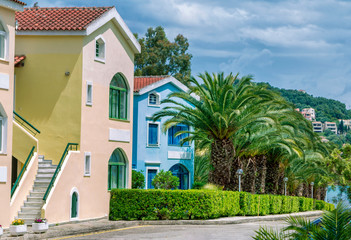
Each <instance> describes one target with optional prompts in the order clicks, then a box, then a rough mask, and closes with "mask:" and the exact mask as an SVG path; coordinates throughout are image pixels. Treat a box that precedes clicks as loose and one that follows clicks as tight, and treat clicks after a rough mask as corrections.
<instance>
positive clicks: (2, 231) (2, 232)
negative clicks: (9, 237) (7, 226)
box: [0, 227, 4, 237]
mask: <svg viewBox="0 0 351 240" xmlns="http://www.w3.org/2000/svg"><path fill="white" fill-rule="evenodd" d="M3 234H4V229H2V227H0V237H1V235H3Z"/></svg>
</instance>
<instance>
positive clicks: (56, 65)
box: [0, 7, 140, 226]
mask: <svg viewBox="0 0 351 240" xmlns="http://www.w3.org/2000/svg"><path fill="white" fill-rule="evenodd" d="M14 23H15V21H14V14H13V26H12V35H13V37H14V29H15V27H16V29H17V31H16V41H15V42H14V40H13V44H14V43H15V44H16V48H15V54H16V57H14V53H12V56H11V55H10V56H9V59H10V61H9V64H8V65H9V66H10V68H11V69H12V78H13V76H14V74H13V71H14V70H13V67H14V65H15V66H16V68H15V71H14V73H15V76H16V77H15V78H16V79H15V84H14V89H15V90H14V96H13V94H12V95H11V96H9V97H8V100H3V99H2V98H1V95H0V100H1V103H6V101H9V102H10V103H9V104H8V105H9V106H10V107H9V110H8V111H9V112H10V113H12V109H14V113H15V116H14V120H13V121H12V119H11V118H10V120H9V121H8V123H10V122H13V127H12V125H11V124H7V125H8V129H9V131H12V129H13V150H11V149H10V148H8V153H9V154H8V156H7V158H8V159H7V162H8V168H9V169H10V168H11V166H12V167H13V168H16V169H18V171H17V172H16V173H15V172H11V173H10V170H8V181H7V185H8V186H7V187H6V190H5V189H4V191H6V192H7V194H8V197H7V201H8V204H9V205H11V208H10V211H9V213H8V216H7V217H6V219H5V220H6V221H5V222H6V223H7V224H5V222H3V225H5V226H6V225H8V223H9V222H10V220H13V218H15V217H20V218H23V219H25V220H26V221H27V223H31V222H32V221H33V220H34V218H36V217H40V216H41V217H46V218H48V220H49V222H50V223H59V222H67V221H71V220H84V219H92V218H100V217H105V216H107V215H108V212H109V189H111V188H129V187H130V186H131V168H132V167H131V166H132V126H133V121H132V120H133V111H132V106H133V79H134V55H135V54H136V53H139V52H140V45H139V43H138V42H137V40H136V39H135V38H134V36H133V34H132V33H131V31H130V30H129V29H128V27H127V25H126V24H125V22H124V21H123V19H122V18H121V17H120V15H119V14H118V12H117V10H116V9H115V8H114V7H107V8H105V7H89V8H39V7H34V8H28V9H24V11H23V12H17V13H16V24H17V25H16V26H15V25H14ZM13 59H15V62H13V61H14V60H13ZM10 82H12V84H13V82H14V81H13V80H12V81H10ZM0 83H1V82H0ZM0 91H1V90H0ZM12 93H13V90H12ZM12 101H14V103H13V104H12ZM3 105H4V104H3ZM8 135H9V137H8V140H7V142H11V138H10V137H11V136H10V134H8ZM11 153H12V154H11ZM0 157H1V155H0ZM0 166H1V163H0ZM23 166H25V167H24V168H23ZM22 168H23V169H25V170H23V171H22V172H20V171H19V170H20V169H22ZM11 184H12V185H13V186H14V187H12V191H10V190H11V187H10V186H11ZM4 186H5V185H4ZM1 187H3V185H1V184H0V191H2V189H1ZM11 195H12V197H10V196H11ZM0 201H3V199H2V196H1V197H0ZM58 209H60V210H59V211H58Z"/></svg>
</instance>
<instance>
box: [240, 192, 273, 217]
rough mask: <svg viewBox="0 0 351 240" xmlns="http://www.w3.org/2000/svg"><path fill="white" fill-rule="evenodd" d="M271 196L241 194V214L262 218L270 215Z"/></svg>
mask: <svg viewBox="0 0 351 240" xmlns="http://www.w3.org/2000/svg"><path fill="white" fill-rule="evenodd" d="M269 210H270V201H269V195H258V194H251V193H247V192H240V214H241V215H243V216H260V215H267V214H269Z"/></svg>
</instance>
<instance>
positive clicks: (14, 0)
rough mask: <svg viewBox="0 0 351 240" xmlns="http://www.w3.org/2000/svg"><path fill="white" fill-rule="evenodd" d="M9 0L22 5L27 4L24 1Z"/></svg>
mask: <svg viewBox="0 0 351 240" xmlns="http://www.w3.org/2000/svg"><path fill="white" fill-rule="evenodd" d="M10 1H12V2H15V3H19V4H22V5H24V6H25V5H27V4H26V3H24V2H21V1H18V0H10Z"/></svg>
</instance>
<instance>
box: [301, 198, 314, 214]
mask: <svg viewBox="0 0 351 240" xmlns="http://www.w3.org/2000/svg"><path fill="white" fill-rule="evenodd" d="M312 210H313V199H312V198H305V197H300V212H305V211H312Z"/></svg>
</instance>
